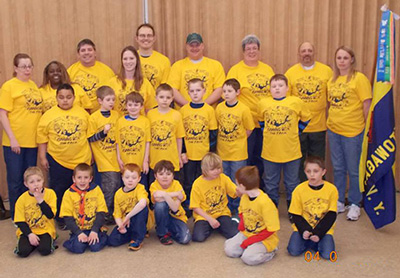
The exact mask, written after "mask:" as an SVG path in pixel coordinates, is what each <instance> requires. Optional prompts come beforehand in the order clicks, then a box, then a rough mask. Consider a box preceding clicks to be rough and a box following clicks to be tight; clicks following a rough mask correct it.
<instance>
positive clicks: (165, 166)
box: [154, 160, 175, 174]
mask: <svg viewBox="0 0 400 278" xmlns="http://www.w3.org/2000/svg"><path fill="white" fill-rule="evenodd" d="M164 170H165V171H169V172H171V173H172V174H174V170H175V167H174V164H172V162H171V161H169V160H160V161H158V162H157V163H156V165H155V166H154V174H157V173H159V172H162V171H164Z"/></svg>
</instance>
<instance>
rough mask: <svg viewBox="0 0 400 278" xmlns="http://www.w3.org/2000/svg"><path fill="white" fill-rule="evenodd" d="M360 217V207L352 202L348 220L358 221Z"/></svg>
mask: <svg viewBox="0 0 400 278" xmlns="http://www.w3.org/2000/svg"><path fill="white" fill-rule="evenodd" d="M358 218H360V207H359V206H357V205H354V204H352V205H351V206H350V207H349V212H348V213H347V220H351V221H357V220H358Z"/></svg>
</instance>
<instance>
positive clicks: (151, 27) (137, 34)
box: [136, 23, 156, 36]
mask: <svg viewBox="0 0 400 278" xmlns="http://www.w3.org/2000/svg"><path fill="white" fill-rule="evenodd" d="M143 27H148V28H150V29H151V31H153V36H155V35H156V31H154V27H153V25H151V24H149V23H143V24H140V25H139V27H138V28H137V29H136V36H139V30H140V29H142V28H143Z"/></svg>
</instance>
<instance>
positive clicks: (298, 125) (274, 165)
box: [258, 74, 311, 208]
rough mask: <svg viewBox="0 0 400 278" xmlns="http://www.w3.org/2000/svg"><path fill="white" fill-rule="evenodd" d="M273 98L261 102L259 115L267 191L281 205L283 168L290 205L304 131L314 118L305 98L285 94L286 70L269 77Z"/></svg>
mask: <svg viewBox="0 0 400 278" xmlns="http://www.w3.org/2000/svg"><path fill="white" fill-rule="evenodd" d="M270 84H271V87H270V91H271V95H272V98H267V99H263V100H261V101H260V102H259V105H258V116H259V120H260V125H261V128H262V129H263V130H264V131H263V148H262V153H261V157H262V158H263V163H264V175H263V181H264V184H265V189H266V190H265V192H266V193H267V194H268V196H269V197H270V198H271V200H272V201H273V202H274V203H275V205H276V206H277V207H278V203H279V192H278V191H279V183H280V178H281V172H282V170H283V177H284V184H285V187H286V200H287V206H288V208H289V205H290V200H291V197H292V191H293V190H294V188H295V187H296V186H297V185H298V184H299V167H300V159H301V156H302V155H301V151H300V139H299V133H301V132H302V131H303V130H304V128H305V127H306V126H307V124H308V122H309V121H310V119H311V114H310V112H309V110H308V109H307V107H306V106H305V104H304V102H303V101H302V100H301V99H299V98H298V97H295V96H288V97H286V93H287V91H288V89H289V87H288V80H287V78H286V77H285V76H284V75H283V74H276V75H274V76H273V77H272V78H271V79H270Z"/></svg>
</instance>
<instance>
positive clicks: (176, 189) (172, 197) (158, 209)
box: [150, 160, 191, 245]
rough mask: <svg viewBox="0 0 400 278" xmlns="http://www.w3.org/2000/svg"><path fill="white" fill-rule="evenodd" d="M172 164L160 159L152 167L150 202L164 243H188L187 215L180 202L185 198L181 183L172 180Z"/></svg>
mask: <svg viewBox="0 0 400 278" xmlns="http://www.w3.org/2000/svg"><path fill="white" fill-rule="evenodd" d="M174 169H175V167H174V165H173V164H172V162H171V161H168V160H160V161H159V162H157V164H156V165H155V167H154V175H155V178H156V180H155V181H154V182H153V183H152V184H151V185H150V196H151V202H152V203H153V204H154V216H155V219H156V232H157V236H158V238H159V239H160V242H161V243H162V244H164V245H170V244H172V243H173V241H172V239H173V240H175V241H176V242H178V243H180V244H187V243H189V241H190V239H191V236H190V232H189V228H188V226H187V224H186V222H187V217H186V214H185V210H184V209H183V207H182V205H181V203H182V202H183V201H185V200H186V194H185V192H184V191H183V188H182V185H181V184H180V183H179V182H178V181H177V180H174Z"/></svg>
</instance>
